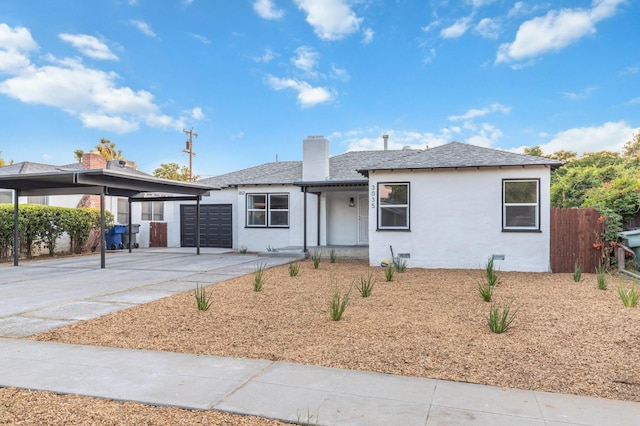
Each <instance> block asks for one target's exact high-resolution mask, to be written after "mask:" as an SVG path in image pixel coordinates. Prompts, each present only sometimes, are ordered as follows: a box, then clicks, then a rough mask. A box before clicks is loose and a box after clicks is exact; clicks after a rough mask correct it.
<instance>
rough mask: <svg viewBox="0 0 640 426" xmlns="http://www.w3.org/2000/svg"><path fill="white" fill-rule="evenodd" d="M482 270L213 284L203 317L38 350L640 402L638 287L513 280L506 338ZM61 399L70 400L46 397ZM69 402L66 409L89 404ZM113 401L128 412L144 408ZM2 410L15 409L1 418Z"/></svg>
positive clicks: (346, 273)
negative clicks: (339, 306)
mask: <svg viewBox="0 0 640 426" xmlns="http://www.w3.org/2000/svg"><path fill="white" fill-rule="evenodd" d="M369 272H370V273H371V274H372V279H373V280H374V281H375V287H374V289H373V293H372V295H371V297H368V298H363V297H361V296H360V293H359V292H358V290H357V288H356V287H357V285H358V284H359V282H360V280H361V279H364V278H366V277H367V274H368V273H369ZM482 272H483V271H481V270H475V271H473V270H426V269H417V268H415V269H412V268H409V269H408V270H407V271H406V272H405V273H396V274H395V276H394V280H393V281H392V282H386V280H385V275H384V270H383V269H382V268H379V267H375V268H369V267H368V265H367V264H366V262H361V261H346V260H338V261H337V262H336V263H334V264H331V263H329V261H328V260H323V261H322V262H321V264H320V266H319V268H318V269H314V268H313V263H312V262H311V261H310V260H307V261H303V262H301V263H300V272H299V274H298V276H295V277H291V276H289V268H288V266H286V265H285V266H281V267H276V268H272V269H269V270H267V271H266V273H265V281H264V286H263V289H262V291H260V292H255V291H254V290H253V280H254V276H253V274H250V275H246V276H243V277H239V278H236V279H233V280H229V281H226V282H223V283H219V284H215V285H212V286H209V287H207V288H206V290H207V292H208V293H209V294H210V295H211V296H212V298H211V300H212V304H211V307H210V309H209V310H208V311H199V310H198V309H197V308H196V300H195V297H194V292H186V293H183V294H179V295H176V296H172V297H168V298H165V299H161V300H158V301H155V302H152V303H149V304H146V305H141V306H137V307H134V308H131V309H128V310H124V311H119V312H115V313H113V314H109V315H106V316H104V317H101V318H97V319H94V320H89V321H84V322H80V323H77V324H74V325H72V326H68V327H64V328H60V329H57V330H53V331H50V332H46V333H43V334H40V335H37V336H34V339H37V340H52V341H59V342H66V343H77V344H87V345H101V346H114V347H124V348H138V349H152V350H162V351H173V352H184V353H195V354H208V355H218V356H231V357H242V358H259V359H269V360H283V361H290V362H297V363H303V364H314V365H322V366H328V367H337V368H349V369H356V370H367V371H376V372H383V373H392V374H401V375H408V376H419V377H430V378H436V379H446V380H454V381H462V382H471V383H481V384H488V385H493V386H502V387H511V388H519V389H530V390H541V391H549V392H561V393H571V394H576V395H590V396H597V397H603V398H612V399H622V400H629V401H640V307H636V308H627V307H625V306H623V304H622V303H621V301H620V299H619V297H618V294H617V288H618V286H620V285H624V286H629V285H630V284H631V283H630V282H629V281H627V280H625V279H623V278H620V277H616V276H608V277H607V282H608V287H609V288H608V289H607V290H605V291H602V290H598V289H597V287H596V277H595V275H594V274H584V276H583V279H582V281H581V282H579V283H576V282H574V281H573V277H572V274H544V273H515V272H499V275H500V283H499V284H498V286H497V287H496V290H495V293H494V301H495V302H496V303H499V304H503V303H506V302H511V303H512V307H513V308H514V309H515V308H517V309H518V312H517V316H516V319H515V321H514V322H513V325H512V328H510V329H509V330H508V331H507V332H506V333H504V334H494V333H492V332H491V331H490V330H489V328H488V326H487V318H488V313H489V309H490V307H491V303H488V302H484V301H483V300H482V299H481V297H480V296H479V294H478V292H477V283H478V281H479V280H480V279H481V277H482ZM200 284H201V285H207V283H206V282H203V283H200ZM350 287H353V290H352V293H351V299H350V303H349V305H348V307H347V309H346V311H345V313H344V316H343V318H342V320H340V321H332V320H331V318H330V315H329V304H330V300H331V298H332V295H333V293H334V291H335V289H336V288H338V289H341V290H342V291H346V290H347V289H348V288H350ZM5 391H11V390H5ZM13 391H15V390H13ZM0 395H2V394H0ZM56 397H57V398H62V397H59V396H56V395H50V394H47V396H46V398H56ZM64 398H67V399H65V400H64V402H61V403H63V404H65V406H66V405H69V404H74V401H76V398H80V397H64ZM80 400H82V399H81V398H80V399H78V401H80ZM0 401H5V402H4V403H3V404H5V405H6V401H7V399H6V397H5V396H0ZM82 404H85V403H82ZM96 404H97V402H96ZM99 404H101V406H102V405H106V406H109V407H111V405H110V404H115V405H116V406H117V407H120V408H121V407H123V406H127V404H130V403H127V404H123V403H116V402H110V403H107V402H105V401H100V402H99ZM134 405H137V404H134ZM1 410H3V406H2V405H0V420H2V419H3V417H2V412H1ZM108 410H109V411H112V410H113V411H115V410H116V408H109V409H108ZM144 410H146V411H144V412H146V413H147V414H145V419H148V420H147V421H149V422H150V423H149V424H176V423H177V422H171V421H168V423H163V421H164V420H167V419H168V417H166V416H167V414H165V411H166V410H169V411H171V410H173V409H166V408H153V407H144ZM5 411H6V412H14V411H15V410H12V409H5ZM135 411H136V412H140V413H142V412H143V410H142V409H141V408H136V409H135ZM183 411H184V410H183ZM196 413H197V415H205V413H198V412H196ZM206 415H220V416H227V414H223V413H213V414H211V412H207V413H206ZM241 419H242V420H243V421H246V422H248V423H246V424H277V423H260V422H262V421H267V420H264V419H255V418H241ZM203 421H204V420H203ZM216 421H217V422H218V423H216V422H215V421H213V420H211V421H209V423H213V424H227V423H225V421H227V420H225V419H224V418H221V420H216ZM53 423H55V421H54V422H53ZM66 423H68V422H66ZM114 423H122V422H119V421H116V422H114ZM94 424H110V423H108V422H104V423H100V422H98V421H96V422H95V423H94ZM234 424H243V423H239V422H234Z"/></svg>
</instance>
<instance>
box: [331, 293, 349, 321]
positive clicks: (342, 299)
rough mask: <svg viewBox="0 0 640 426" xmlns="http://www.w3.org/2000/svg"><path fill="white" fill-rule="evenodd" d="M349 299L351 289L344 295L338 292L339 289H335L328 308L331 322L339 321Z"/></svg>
mask: <svg viewBox="0 0 640 426" xmlns="http://www.w3.org/2000/svg"><path fill="white" fill-rule="evenodd" d="M350 297H351V288H349V290H347V291H346V292H345V293H344V294H342V293H341V292H340V289H339V288H337V287H336V289H335V290H334V291H333V297H332V298H331V304H330V306H329V308H330V312H331V319H332V320H333V321H340V319H341V318H342V315H343V314H344V311H345V309H347V305H348V304H349V298H350Z"/></svg>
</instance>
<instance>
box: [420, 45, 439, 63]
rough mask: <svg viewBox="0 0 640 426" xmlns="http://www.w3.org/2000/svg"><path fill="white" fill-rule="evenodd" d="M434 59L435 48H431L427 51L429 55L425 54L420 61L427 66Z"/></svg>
mask: <svg viewBox="0 0 640 426" xmlns="http://www.w3.org/2000/svg"><path fill="white" fill-rule="evenodd" d="M435 57H436V49H435V48H433V47H432V48H431V49H429V53H428V54H427V56H425V57H424V58H423V59H422V62H424V63H425V64H429V63H431V61H433V60H434V59H435Z"/></svg>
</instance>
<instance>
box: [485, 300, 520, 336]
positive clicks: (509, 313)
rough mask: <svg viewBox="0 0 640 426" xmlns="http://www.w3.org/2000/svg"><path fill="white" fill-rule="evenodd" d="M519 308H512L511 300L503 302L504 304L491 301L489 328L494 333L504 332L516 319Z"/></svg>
mask: <svg viewBox="0 0 640 426" xmlns="http://www.w3.org/2000/svg"><path fill="white" fill-rule="evenodd" d="M518 310H519V308H516V309H515V310H513V309H512V302H508V303H505V304H504V305H501V306H500V305H498V304H497V303H495V302H494V303H493V304H492V305H491V309H490V310H489V319H488V321H487V323H488V324H489V329H490V330H491V331H492V332H494V333H496V334H500V333H504V332H505V331H507V330H508V329H509V327H511V323H512V322H513V320H515V319H516V315H517V314H518Z"/></svg>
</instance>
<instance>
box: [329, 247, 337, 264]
mask: <svg viewBox="0 0 640 426" xmlns="http://www.w3.org/2000/svg"><path fill="white" fill-rule="evenodd" d="M329 262H330V263H336V251H335V250H334V249H331V251H330V252H329Z"/></svg>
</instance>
